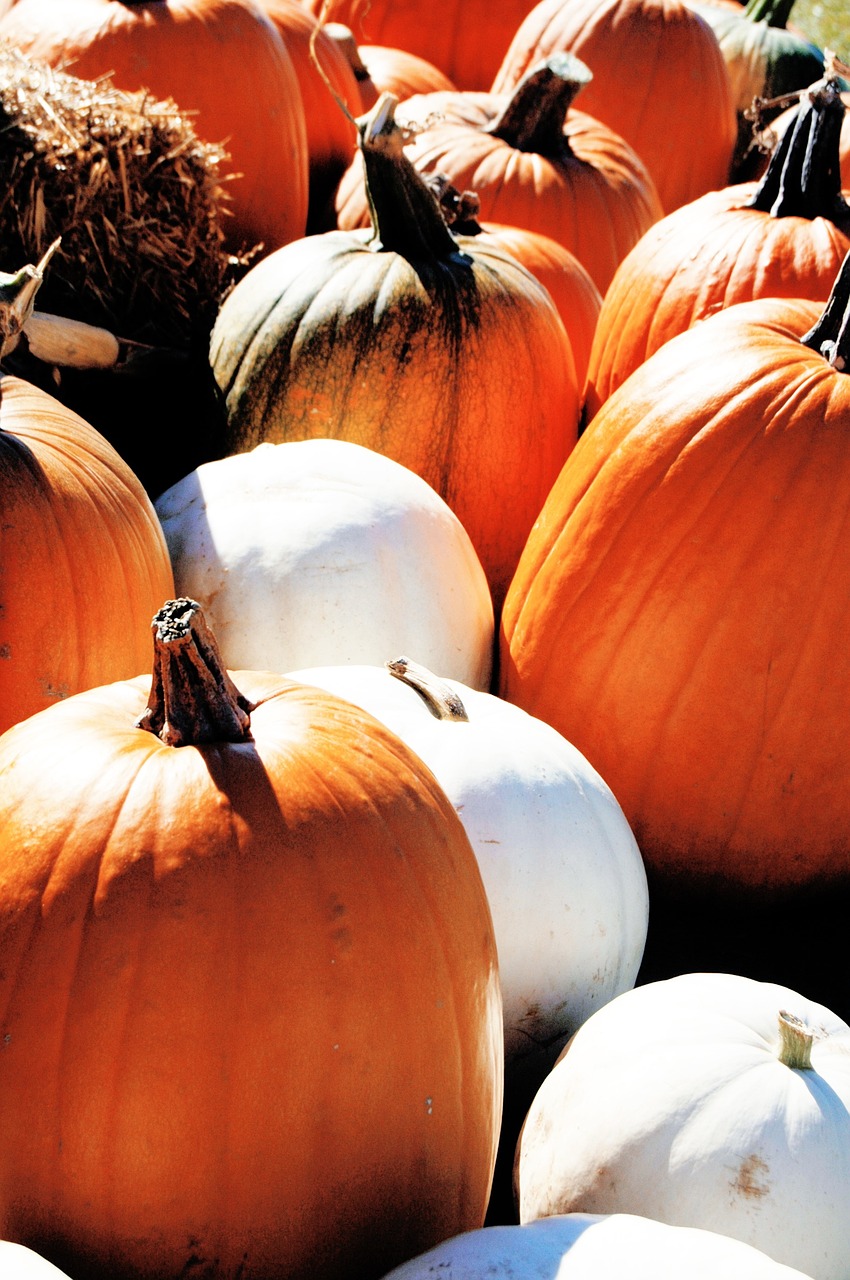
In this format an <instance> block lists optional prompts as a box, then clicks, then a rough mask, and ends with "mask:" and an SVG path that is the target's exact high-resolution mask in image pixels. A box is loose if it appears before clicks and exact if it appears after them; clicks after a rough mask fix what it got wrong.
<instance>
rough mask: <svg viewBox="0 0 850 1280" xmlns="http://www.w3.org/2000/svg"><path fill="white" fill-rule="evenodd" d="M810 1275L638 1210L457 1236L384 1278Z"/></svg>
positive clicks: (736, 1279)
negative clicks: (636, 1212) (640, 1213)
mask: <svg viewBox="0 0 850 1280" xmlns="http://www.w3.org/2000/svg"><path fill="white" fill-rule="evenodd" d="M435 1277H439V1280H518V1278H519V1277H523V1280H805V1278H804V1276H803V1273H802V1272H801V1271H795V1270H792V1268H790V1267H786V1266H783V1265H782V1264H781V1263H779V1262H774V1261H773V1259H772V1258H768V1257H767V1256H766V1254H763V1253H761V1252H760V1251H759V1250H758V1249H754V1248H752V1246H751V1245H747V1244H742V1243H741V1242H740V1241H739V1240H732V1239H730V1238H729V1237H728V1236H721V1235H717V1234H716V1233H714V1232H711V1231H701V1230H698V1229H696V1228H693V1227H671V1226H668V1225H666V1224H665V1223H663V1222H654V1221H652V1220H651V1219H649V1218H641V1217H637V1216H633V1215H631V1214H619V1213H618V1214H611V1215H593V1214H583V1213H575V1214H564V1215H561V1216H559V1217H553V1218H538V1219H537V1220H536V1221H535V1222H529V1223H526V1224H524V1225H521V1226H504V1227H482V1228H481V1229H480V1230H478V1231H467V1232H465V1233H464V1234H463V1235H460V1236H454V1237H453V1238H452V1239H451V1240H446V1241H444V1242H443V1243H442V1244H439V1245H437V1246H436V1248H434V1249H429V1250H428V1252H427V1253H423V1254H422V1255H420V1257H418V1258H413V1259H411V1260H410V1262H405V1263H403V1264H402V1266H400V1267H396V1268H395V1269H394V1270H393V1271H390V1272H389V1273H388V1274H387V1276H385V1278H384V1280H435Z"/></svg>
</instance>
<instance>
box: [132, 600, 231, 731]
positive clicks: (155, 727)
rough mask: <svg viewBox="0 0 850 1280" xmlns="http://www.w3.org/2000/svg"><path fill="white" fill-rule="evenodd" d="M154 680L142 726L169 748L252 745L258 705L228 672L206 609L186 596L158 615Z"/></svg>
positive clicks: (168, 604)
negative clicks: (254, 706) (222, 744)
mask: <svg viewBox="0 0 850 1280" xmlns="http://www.w3.org/2000/svg"><path fill="white" fill-rule="evenodd" d="M151 630H152V631H153V645H154V660H153V677H152V680H151V692H150V697H149V699H148V706H147V708H146V710H145V712H144V714H143V715H142V716H141V717H140V718H139V719H138V720H137V721H136V728H138V729H146V730H148V732H150V733H153V734H155V735H156V736H157V737H158V738H160V739H161V740H162V741H163V742H164V743H166V745H167V746H169V747H185V746H197V745H199V744H200V743H203V742H247V741H249V740H250V738H251V731H250V724H251V720H250V712H251V711H252V710H253V704H252V703H250V702H249V701H248V699H247V698H245V697H243V695H242V694H241V693H240V692H239V690H238V689H237V688H236V686H235V685H234V683H233V681H232V680H231V679H230V676H229V675H228V674H227V671H226V670H225V666H224V663H223V661H222V658H221V654H220V652H219V648H218V643H217V641H216V638H215V636H214V635H213V633H212V631H210V629H209V627H208V626H207V622H206V619H205V618H204V615H203V612H202V610H201V606H200V605H199V604H198V602H197V601H196V600H189V599H187V598H186V597H185V596H183V597H181V598H180V599H178V600H169V601H167V602H166V603H165V604H164V605H163V606H162V608H161V609H160V610H159V611H158V612H157V613H155V614H154V616H153V621H152V622H151Z"/></svg>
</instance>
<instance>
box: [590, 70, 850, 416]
mask: <svg viewBox="0 0 850 1280" xmlns="http://www.w3.org/2000/svg"><path fill="white" fill-rule="evenodd" d="M843 120H844V103H843V100H842V97H841V94H840V92H839V82H838V81H836V80H835V79H825V80H823V81H820V82H819V83H818V84H817V85H813V86H812V87H811V89H810V90H809V91H808V92H807V94H806V95H804V98H803V100H802V102H801V105H800V108H799V114H798V119H797V121H796V123H795V126H794V129H793V130H789V131H788V132H787V133H786V134H785V135H784V137H783V143H782V145H781V146H780V147H777V149H776V151H775V152H774V154H773V157H772V159H771V162H770V167H769V169H768V171H767V173H766V174H765V175H764V177H763V178H762V180H761V182H760V183H756V182H749V183H738V184H735V185H734V186H730V187H724V188H723V189H722V190H720V191H716V192H709V193H708V194H707V195H705V196H702V197H701V198H700V199H699V200H695V201H693V202H692V203H691V204H689V205H684V206H683V207H682V208H681V209H677V210H676V211H675V212H674V213H671V214H668V215H667V217H666V218H663V219H662V220H661V221H660V222H658V223H656V225H655V226H654V227H652V228H651V229H650V230H649V232H648V233H647V235H646V236H644V237H643V239H642V240H640V241H639V242H638V244H636V245H635V247H634V249H633V250H632V251H631V253H629V254H628V255H627V256H626V258H625V259H624V260H623V262H622V263H621V264H620V266H619V268H618V269H617V273H616V275H615V276H614V279H613V280H612V282H611V284H610V286H609V288H608V290H607V291H606V294H605V298H604V299H603V303H602V307H601V310H600V313H599V320H598V323H597V326H596V331H595V335H594V340H593V348H592V350H591V355H590V367H589V370H588V379H587V388H586V397H585V421H586V422H590V421H591V420H592V419H593V416H594V414H595V413H596V412H597V411H598V409H599V406H600V405H601V404H602V403H603V402H604V401H605V400H606V399H607V398H608V397H609V396H610V395H611V394H612V392H613V391H615V390H616V388H617V387H619V386H620V385H621V384H622V383H623V382H624V381H625V380H626V378H627V377H628V376H629V374H630V373H632V372H633V371H634V370H635V369H636V368H637V367H638V366H639V365H640V364H641V363H643V361H644V360H646V359H647V358H648V357H649V356H650V355H652V353H653V352H654V351H657V350H658V348H659V347H660V346H662V345H663V344H664V343H665V342H667V341H668V340H669V339H670V338H672V337H674V336H675V335H676V334H677V333H681V332H683V330H685V329H689V328H690V327H691V326H692V325H694V324H696V323H697V321H699V320H702V319H703V318H704V317H705V316H707V315H709V314H711V312H713V311H716V310H718V309H719V308H721V307H727V306H732V305H734V304H735V303H738V302H745V301H747V300H749V299H751V298H768V297H784V298H787V297H800V298H812V299H815V300H817V301H821V302H825V301H826V299H827V298H828V296H829V293H830V289H831V288H832V285H833V283H834V281H835V277H836V274H837V272H838V270H839V268H840V266H841V263H842V260H843V258H844V255H845V253H846V252H847V250H848V248H850V206H848V204H847V203H846V201H845V200H844V198H843V196H842V194H841V187H840V174H839V160H838V141H839V136H840V133H841V129H842V124H843Z"/></svg>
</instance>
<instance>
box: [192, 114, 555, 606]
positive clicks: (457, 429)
mask: <svg viewBox="0 0 850 1280" xmlns="http://www.w3.org/2000/svg"><path fill="white" fill-rule="evenodd" d="M394 106H395V98H393V97H392V95H384V97H382V99H381V100H380V101H379V102H378V104H377V105H376V106H375V108H374V109H373V111H372V112H371V113H370V114H369V115H368V116H364V117H363V118H362V119H361V121H360V122H359V125H360V139H361V143H360V145H361V148H362V150H363V154H364V158H365V159H366V163H367V167H368V172H369V190H370V198H371V205H372V211H373V226H372V228H370V229H366V230H356V231H331V232H326V233H324V234H321V235H316V236H311V237H307V238H305V239H303V240H300V241H297V242H295V243H293V244H291V245H287V246H284V248H282V249H280V250H278V251H277V252H276V253H274V254H271V255H269V257H267V258H266V259H265V260H264V261H262V262H260V263H258V264H257V265H256V266H255V267H254V268H253V269H252V270H251V271H249V272H248V273H247V274H246V275H245V277H244V278H243V279H242V280H241V281H240V283H239V284H238V285H237V287H236V288H235V289H234V290H233V292H232V293H231V294H230V295H229V296H228V298H227V299H226V300H225V302H224V304H223V305H222V308H221V310H220V313H219V316H218V319H217V322H216V325H215V327H214V330H213V335H212V344H211V362H212V367H213V371H214V375H215V378H216V381H217V383H218V386H219V388H220V389H221V392H222V394H223V396H224V399H225V404H226V414H227V422H228V433H229V444H230V449H231V451H233V452H242V451H245V450H248V449H252V448H254V447H255V446H256V445H257V444H259V443H261V442H262V441H264V440H271V441H273V442H276V443H279V442H282V441H289V440H301V439H309V438H316V437H334V438H338V439H346V440H350V441H353V442H354V443H356V444H360V445H365V446H366V447H368V448H372V449H375V450H376V451H377V452H380V453H383V454H385V455H386V456H388V457H391V458H393V459H394V460H395V461H397V462H399V463H401V464H402V465H403V466H406V467H409V468H410V470H412V471H414V472H415V473H416V474H418V475H420V476H422V477H423V478H424V479H425V480H426V481H427V482H428V483H429V484H430V485H431V486H432V487H433V488H434V489H435V490H436V491H437V492H438V493H439V494H440V496H441V497H442V498H443V499H444V500H445V501H446V502H447V503H448V505H449V506H450V507H451V508H452V510H453V511H454V512H455V514H456V515H457V516H458V518H459V519H460V521H461V522H462V524H463V525H464V527H465V528H466V530H467V532H468V533H469V535H470V537H471V539H472V542H473V544H474V546H475V549H476V551H477V553H478V555H479V557H480V559H481V562H482V564H483V566H484V568H485V571H486V573H487V577H488V581H489V582H490V585H491V589H492V591H493V594H494V599H495V600H496V601H497V602H498V601H500V599H501V597H502V596H503V595H504V591H505V590H506V588H507V584H508V582H509V580H510V577H511V575H512V573H513V570H514V568H515V566H516V563H517V560H518V558H519V555H520V552H521V550H522V547H523V545H524V542H525V538H526V536H527V534H528V532H529V530H530V528H531V526H532V524H533V522H534V520H535V518H536V516H537V514H538V512H539V510H540V507H541V505H542V503H543V500H544V499H545V497H546V494H547V493H548V491H549V489H550V487H551V485H552V483H553V482H554V480H555V477H556V476H557V474H558V472H559V470H560V467H561V465H562V464H563V462H564V460H565V459H566V457H567V455H568V454H569V453H570V451H571V449H572V447H573V445H574V444H575V440H576V437H577V428H578V388H577V385H576V373H575V361H574V358H573V353H572V348H571V345H570V340H569V338H568V336H567V333H566V330H565V328H564V325H563V323H562V321H561V319H560V316H559V314H558V311H557V308H556V307H555V304H554V303H553V301H552V299H551V297H550V295H549V294H548V292H547V291H546V290H545V289H544V288H543V286H542V285H541V284H540V283H539V282H538V281H537V280H536V278H535V277H534V276H532V275H531V273H530V272H528V271H527V270H526V269H525V268H523V267H522V266H521V265H520V264H519V263H518V262H517V261H516V260H515V259H514V258H513V257H512V256H510V255H509V254H507V253H505V252H503V251H502V250H500V249H497V248H496V247H490V246H488V247H486V248H485V247H484V246H481V247H479V246H478V245H477V244H476V241H475V238H474V237H468V238H465V237H457V238H455V237H454V236H453V235H452V233H451V232H450V231H449V229H448V227H447V226H446V224H445V222H444V221H443V217H442V215H441V213H440V209H439V205H438V203H437V201H436V199H435V197H434V195H433V193H432V192H431V191H430V190H429V188H428V187H427V185H426V183H425V182H424V181H423V180H422V178H421V177H420V176H419V175H418V174H417V173H416V171H415V170H414V168H413V166H412V165H411V164H410V162H409V161H408V159H407V157H406V156H405V155H404V152H403V150H402V146H403V143H404V141H405V137H406V135H405V133H404V131H403V130H402V129H400V128H399V126H398V125H397V124H396V123H395V120H394V118H393V111H394Z"/></svg>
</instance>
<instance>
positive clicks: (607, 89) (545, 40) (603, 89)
mask: <svg viewBox="0 0 850 1280" xmlns="http://www.w3.org/2000/svg"><path fill="white" fill-rule="evenodd" d="M559 50H568V51H569V52H570V53H573V54H575V55H576V56H577V57H579V58H581V60H582V62H585V63H587V65H588V67H589V68H590V70H591V71H592V72H593V79H592V80H591V82H590V83H589V84H588V86H587V88H586V89H585V90H584V91H583V93H582V110H583V111H587V112H588V114H589V115H591V116H594V117H595V118H596V119H597V120H601V121H603V122H604V123H605V124H606V125H608V126H609V127H610V128H611V129H613V130H614V131H615V132H616V133H618V134H620V136H621V137H623V138H625V140H626V141H627V142H628V143H629V144H630V146H632V147H633V148H634V150H635V151H636V152H637V154H638V155H639V156H640V158H641V160H642V161H643V162H644V164H645V165H646V167H647V169H648V170H649V172H650V173H651V175H652V177H653V180H654V182H655V185H656V188H657V190H658V194H659V196H660V198H661V204H662V206H663V208H664V211H665V213H669V212H670V211H671V210H672V209H675V208H677V207H678V206H679V205H680V204H685V203H686V202H688V201H689V200H694V199H696V197H697V196H701V195H702V194H703V193H704V192H706V191H711V190H713V189H714V188H716V187H720V186H724V185H725V184H726V182H727V181H728V179H729V166H730V164H731V162H732V154H733V151H734V147H735V140H736V136H737V124H736V116H735V103H734V98H733V95H732V85H731V81H730V77H729V72H728V70H727V68H726V63H725V60H724V58H723V54H722V52H721V49H720V46H719V44H718V42H717V38H716V36H715V35H714V32H713V31H712V30H711V29H710V27H709V26H708V23H706V22H705V21H704V20H703V19H702V18H700V17H699V16H698V15H697V14H696V13H695V12H694V11H693V10H692V9H690V8H689V7H688V6H687V4H685V3H684V0H539V2H538V4H537V5H536V6H535V7H534V8H533V9H531V11H530V12H529V14H528V16H527V17H526V18H525V19H524V21H523V22H522V23H521V24H520V26H519V27H518V29H517V31H516V33H515V35H514V37H513V40H512V43H511V45H510V48H509V49H508V50H507V51H506V53H505V57H504V60H503V62H502V65H501V67H500V69H499V72H498V74H497V75H496V77H495V79H494V81H493V85H492V88H493V90H494V91H495V92H497V93H505V92H510V91H511V90H512V89H513V88H514V87H515V86H516V85H517V83H518V82H519V81H520V80H521V78H522V76H523V75H525V74H526V73H527V72H528V71H529V69H530V68H531V67H533V66H534V65H535V64H536V63H538V62H539V61H540V60H541V59H542V58H546V57H548V56H550V55H551V54H552V53H555V52H557V51H559Z"/></svg>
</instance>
